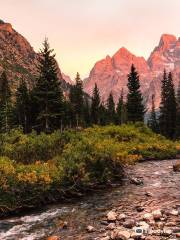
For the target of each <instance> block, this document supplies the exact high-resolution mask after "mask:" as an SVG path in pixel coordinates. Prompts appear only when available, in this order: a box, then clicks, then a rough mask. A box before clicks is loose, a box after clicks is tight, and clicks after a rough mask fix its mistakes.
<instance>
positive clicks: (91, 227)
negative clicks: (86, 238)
mask: <svg viewBox="0 0 180 240" xmlns="http://www.w3.org/2000/svg"><path fill="white" fill-rule="evenodd" d="M87 231H88V232H95V228H94V227H93V226H90V225H89V226H87Z"/></svg>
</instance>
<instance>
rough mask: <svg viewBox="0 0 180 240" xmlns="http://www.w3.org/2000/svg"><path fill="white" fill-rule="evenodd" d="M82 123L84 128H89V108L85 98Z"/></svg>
mask: <svg viewBox="0 0 180 240" xmlns="http://www.w3.org/2000/svg"><path fill="white" fill-rule="evenodd" d="M84 122H85V126H86V127H88V126H90V124H91V116H90V106H89V101H88V99H87V98H85V102H84Z"/></svg>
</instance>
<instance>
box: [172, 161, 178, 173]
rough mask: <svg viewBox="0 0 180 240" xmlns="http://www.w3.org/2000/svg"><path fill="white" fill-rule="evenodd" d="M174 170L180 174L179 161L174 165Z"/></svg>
mask: <svg viewBox="0 0 180 240" xmlns="http://www.w3.org/2000/svg"><path fill="white" fill-rule="evenodd" d="M173 170H174V171H175V172H180V161H178V162H177V163H175V164H174V165H173Z"/></svg>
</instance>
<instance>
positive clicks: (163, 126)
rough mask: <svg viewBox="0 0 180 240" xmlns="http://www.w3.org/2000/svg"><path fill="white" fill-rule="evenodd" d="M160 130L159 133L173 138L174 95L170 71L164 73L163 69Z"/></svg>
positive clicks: (174, 117)
mask: <svg viewBox="0 0 180 240" xmlns="http://www.w3.org/2000/svg"><path fill="white" fill-rule="evenodd" d="M159 123H160V131H161V134H162V135H164V136H166V137H168V138H173V137H174V136H175V130H176V97H175V90H174V84H173V79H172V74H171V72H170V73H169V74H168V76H167V74H166V71H164V75H163V79H162V86H161V105H160V117H159Z"/></svg>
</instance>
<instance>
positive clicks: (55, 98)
mask: <svg viewBox="0 0 180 240" xmlns="http://www.w3.org/2000/svg"><path fill="white" fill-rule="evenodd" d="M38 70H39V76H38V79H37V83H36V86H35V89H34V90H33V96H32V99H33V102H34V104H35V105H36V111H37V116H36V124H37V126H38V129H39V130H40V131H41V130H43V131H45V132H49V131H52V130H53V129H56V128H59V127H60V124H61V121H62V119H63V104H64V103H63V92H62V90H61V86H60V80H62V79H58V76H57V71H58V70H57V63H56V60H55V55H54V54H53V50H52V49H50V46H49V43H48V41H47V39H45V41H44V43H43V49H42V50H41V51H40V57H39V65H38ZM37 126H36V127H37Z"/></svg>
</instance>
